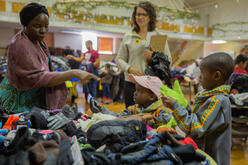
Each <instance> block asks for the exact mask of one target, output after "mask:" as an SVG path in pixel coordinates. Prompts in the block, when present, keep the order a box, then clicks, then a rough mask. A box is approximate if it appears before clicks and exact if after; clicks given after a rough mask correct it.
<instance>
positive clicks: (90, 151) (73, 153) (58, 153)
mask: <svg viewBox="0 0 248 165" xmlns="http://www.w3.org/2000/svg"><path fill="white" fill-rule="evenodd" d="M0 108H1V107H0ZM105 108H106V107H105ZM0 112H1V113H0V120H1V129H0V134H1V136H0V164H2V165H7V164H8V165H17V164H23V165H24V164H25V165H26V164H44V165H45V164H57V165H65V164H66V165H67V164H87V165H91V164H92V165H93V164H94V165H102V164H110V165H119V164H142V165H145V164H157V165H159V164H161V165H162V164H171V165H174V164H175V165H181V164H187V165H198V164H199V165H209V164H211V165H212V164H216V163H215V162H214V160H213V159H212V158H211V157H209V156H208V155H207V154H206V153H204V152H203V151H201V150H200V149H198V148H197V145H196V143H195V142H194V141H193V140H192V139H191V138H189V137H187V138H185V137H182V136H180V135H177V134H175V132H174V131H172V130H173V129H172V130H170V129H169V128H168V129H165V128H163V129H153V128H151V127H150V126H149V125H147V122H145V120H143V118H142V117H143V116H142V115H140V114H138V115H136V116H129V117H115V116H112V115H107V114H102V113H94V114H93V116H91V117H90V116H88V115H85V114H83V113H79V112H78V110H77V107H76V106H65V107H64V108H63V109H55V110H50V111H47V110H45V109H40V108H37V107H34V108H32V110H31V111H30V112H24V113H19V114H9V113H7V111H6V110H4V109H3V108H1V111H0ZM173 123H175V122H173V121H171V122H169V123H168V124H169V125H171V126H172V127H174V126H175V125H174V124H173ZM168 127H169V126H168ZM166 130H167V131H166ZM173 133H174V134H173Z"/></svg>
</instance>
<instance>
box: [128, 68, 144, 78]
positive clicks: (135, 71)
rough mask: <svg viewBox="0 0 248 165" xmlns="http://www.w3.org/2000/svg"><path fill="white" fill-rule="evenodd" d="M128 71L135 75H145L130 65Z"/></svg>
mask: <svg viewBox="0 0 248 165" xmlns="http://www.w3.org/2000/svg"><path fill="white" fill-rule="evenodd" d="M128 73H130V74H134V75H135V76H144V75H145V74H144V73H142V72H140V71H139V70H138V69H136V68H134V67H132V66H131V67H129V68H128Z"/></svg>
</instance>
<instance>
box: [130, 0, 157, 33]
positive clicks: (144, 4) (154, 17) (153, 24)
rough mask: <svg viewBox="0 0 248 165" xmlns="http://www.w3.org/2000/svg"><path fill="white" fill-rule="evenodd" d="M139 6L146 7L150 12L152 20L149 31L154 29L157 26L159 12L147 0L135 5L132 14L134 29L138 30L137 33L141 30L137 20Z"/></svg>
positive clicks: (148, 12)
mask: <svg viewBox="0 0 248 165" xmlns="http://www.w3.org/2000/svg"><path fill="white" fill-rule="evenodd" d="M138 7H140V8H142V9H144V10H145V11H146V12H147V14H148V16H149V18H150V22H149V24H148V31H153V30H154V29H155V28H156V23H157V14H156V9H155V7H154V6H153V5H152V4H151V3H150V2H147V1H145V2H140V3H139V4H138V5H136V6H135V7H134V10H133V14H132V27H133V30H134V31H135V32H137V33H138V32H139V31H140V27H139V25H138V24H137V22H136V11H137V8H138Z"/></svg>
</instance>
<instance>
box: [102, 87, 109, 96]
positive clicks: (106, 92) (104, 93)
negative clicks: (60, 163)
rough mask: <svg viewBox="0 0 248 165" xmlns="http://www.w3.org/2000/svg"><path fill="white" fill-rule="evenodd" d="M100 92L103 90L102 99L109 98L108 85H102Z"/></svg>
mask: <svg viewBox="0 0 248 165" xmlns="http://www.w3.org/2000/svg"><path fill="white" fill-rule="evenodd" d="M102 90H103V97H104V96H105V97H107V98H110V97H111V94H110V85H109V84H102Z"/></svg>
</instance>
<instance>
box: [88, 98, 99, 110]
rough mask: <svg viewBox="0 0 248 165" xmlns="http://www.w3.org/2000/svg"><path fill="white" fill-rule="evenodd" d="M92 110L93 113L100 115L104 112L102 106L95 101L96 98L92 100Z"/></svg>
mask: <svg viewBox="0 0 248 165" xmlns="http://www.w3.org/2000/svg"><path fill="white" fill-rule="evenodd" d="M90 110H91V111H92V112H93V113H98V112H101V111H102V108H101V106H100V104H99V103H98V102H97V101H96V100H95V99H94V97H91V98H90Z"/></svg>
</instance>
